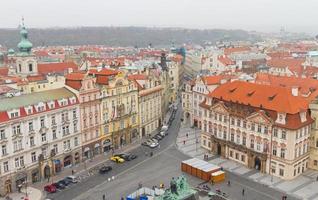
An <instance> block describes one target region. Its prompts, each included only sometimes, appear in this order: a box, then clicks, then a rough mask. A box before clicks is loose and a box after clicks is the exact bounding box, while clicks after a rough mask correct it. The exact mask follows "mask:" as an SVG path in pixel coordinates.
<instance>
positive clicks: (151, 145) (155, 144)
mask: <svg viewBox="0 0 318 200" xmlns="http://www.w3.org/2000/svg"><path fill="white" fill-rule="evenodd" d="M158 145H159V143H158V142H153V143H151V144H150V145H149V147H150V148H155V147H157V146H158Z"/></svg>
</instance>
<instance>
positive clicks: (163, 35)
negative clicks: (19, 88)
mask: <svg viewBox="0 0 318 200" xmlns="http://www.w3.org/2000/svg"><path fill="white" fill-rule="evenodd" d="M29 38H30V40H31V42H32V43H33V45H34V46H46V45H85V44H91V45H94V44H100V45H110V46H138V47H143V46H147V45H148V44H150V43H151V44H152V45H154V46H156V45H171V44H172V43H174V44H176V45H180V44H184V43H195V44H203V43H204V42H206V41H210V42H216V41H219V40H222V39H224V38H226V40H231V41H237V40H256V39H258V38H256V36H255V35H251V34H249V33H248V32H246V31H243V30H221V29H210V30H197V29H183V28H145V27H80V28H47V29H29ZM19 39H20V35H19V30H18V29H0V44H1V45H3V46H6V47H9V48H15V47H16V45H17V43H18V42H19Z"/></svg>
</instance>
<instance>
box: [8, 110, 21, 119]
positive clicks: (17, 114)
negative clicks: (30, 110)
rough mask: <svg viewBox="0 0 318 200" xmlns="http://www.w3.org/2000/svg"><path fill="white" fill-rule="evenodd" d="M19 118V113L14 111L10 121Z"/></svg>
mask: <svg viewBox="0 0 318 200" xmlns="http://www.w3.org/2000/svg"><path fill="white" fill-rule="evenodd" d="M16 117H19V112H18V111H13V112H11V113H10V119H13V118H16Z"/></svg>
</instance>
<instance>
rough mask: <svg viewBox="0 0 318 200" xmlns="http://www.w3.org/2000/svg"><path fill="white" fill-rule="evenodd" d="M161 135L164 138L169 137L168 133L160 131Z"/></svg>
mask: <svg viewBox="0 0 318 200" xmlns="http://www.w3.org/2000/svg"><path fill="white" fill-rule="evenodd" d="M159 134H160V135H161V136H163V137H164V136H166V135H168V131H160V133H159Z"/></svg>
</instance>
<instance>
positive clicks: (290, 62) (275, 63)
mask: <svg viewBox="0 0 318 200" xmlns="http://www.w3.org/2000/svg"><path fill="white" fill-rule="evenodd" d="M304 62H305V60H304V59H302V58H301V59H295V58H289V59H281V58H274V59H271V60H268V61H267V65H268V66H270V67H275V68H285V67H299V66H300V67H301V66H302V64H303V63H304Z"/></svg>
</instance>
